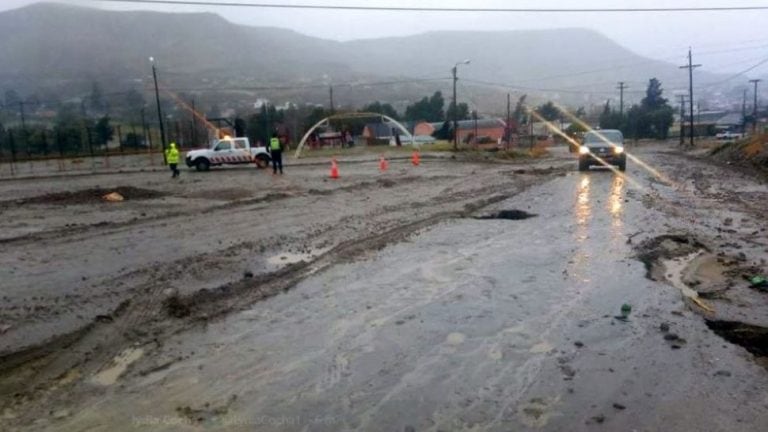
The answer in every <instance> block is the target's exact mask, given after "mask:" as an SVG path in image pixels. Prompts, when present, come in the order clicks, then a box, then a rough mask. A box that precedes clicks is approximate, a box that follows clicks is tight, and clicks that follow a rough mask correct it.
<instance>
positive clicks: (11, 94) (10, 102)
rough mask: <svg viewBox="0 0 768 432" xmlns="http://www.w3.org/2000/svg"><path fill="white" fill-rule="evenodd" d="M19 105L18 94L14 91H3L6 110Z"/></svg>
mask: <svg viewBox="0 0 768 432" xmlns="http://www.w3.org/2000/svg"><path fill="white" fill-rule="evenodd" d="M19 103H21V96H19V93H18V92H16V90H13V89H11V90H6V91H5V106H6V107H7V108H14V107H16V106H17V105H18V104H19Z"/></svg>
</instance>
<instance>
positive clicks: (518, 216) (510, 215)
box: [475, 210, 536, 220]
mask: <svg viewBox="0 0 768 432" xmlns="http://www.w3.org/2000/svg"><path fill="white" fill-rule="evenodd" d="M534 216H536V215H535V214H532V213H528V212H525V211H522V210H500V211H497V212H495V213H490V214H487V215H482V216H475V219H509V220H522V219H528V218H532V217H534Z"/></svg>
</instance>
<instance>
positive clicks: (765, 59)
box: [704, 57, 768, 87]
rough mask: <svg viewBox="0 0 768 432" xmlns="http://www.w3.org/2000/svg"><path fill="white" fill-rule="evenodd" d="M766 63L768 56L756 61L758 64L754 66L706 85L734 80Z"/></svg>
mask: <svg viewBox="0 0 768 432" xmlns="http://www.w3.org/2000/svg"><path fill="white" fill-rule="evenodd" d="M766 63H768V57H766V58H764V59H762V60H760V61H759V62H758V63H756V64H754V65H752V66H750V67H748V68H746V69H744V70H743V71H741V72H738V73H735V74H733V75H731V76H729V77H728V78H725V79H723V80H720V81H715V82H711V83H706V84H704V87H712V86H716V85H719V84H722V83H724V82H727V81H730V80H732V79H734V78H738V77H740V76H742V75H744V74H745V73H747V72H749V71H751V70H753V69H756V68H758V67H760V66H762V65H764V64H766Z"/></svg>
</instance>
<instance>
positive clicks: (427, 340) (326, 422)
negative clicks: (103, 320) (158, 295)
mask: <svg viewBox="0 0 768 432" xmlns="http://www.w3.org/2000/svg"><path fill="white" fill-rule="evenodd" d="M630 174H631V175H633V176H634V177H635V178H640V179H642V178H643V175H644V174H643V172H642V171H639V170H638V169H637V168H636V167H630ZM639 196H641V193H640V192H638V191H637V190H634V189H632V188H631V187H630V184H629V182H627V181H626V180H624V179H622V178H621V177H617V176H616V175H614V174H613V173H611V172H608V171H594V172H590V173H578V174H577V173H571V174H570V175H568V176H565V177H561V178H557V179H555V180H552V181H548V182H546V183H543V184H541V185H540V186H538V187H534V188H532V189H530V190H528V191H527V192H525V193H523V194H521V195H518V196H516V197H514V198H512V199H510V200H507V201H504V202H502V203H499V204H498V206H497V207H498V209H496V210H500V209H520V210H524V211H527V212H530V213H535V214H537V215H538V216H537V217H536V218H530V219H526V220H474V219H461V220H453V221H448V222H443V223H441V224H439V225H437V226H434V227H432V228H431V229H429V230H426V231H424V232H422V233H421V234H420V235H418V236H417V237H415V238H412V239H411V240H410V241H407V242H403V243H400V244H398V245H395V246H390V247H388V248H386V249H384V250H382V251H380V252H378V253H376V254H375V255H372V256H370V257H369V259H367V260H364V261H357V262H353V263H348V264H343V265H336V266H334V267H332V268H330V269H329V270H327V271H324V272H322V273H320V274H317V275H315V276H312V277H310V278H309V279H306V280H304V281H303V282H301V283H300V284H299V285H298V286H296V287H295V288H294V289H292V290H291V291H289V292H287V293H285V294H283V295H280V296H277V297H273V298H271V299H268V300H266V301H264V302H261V303H259V304H257V305H255V306H254V307H253V308H252V309H250V310H247V311H245V312H242V313H239V314H237V315H234V316H231V317H229V318H226V319H224V320H222V321H218V322H214V323H210V324H209V325H207V326H206V327H204V328H196V329H192V330H190V331H188V332H185V333H183V334H179V335H177V336H175V337H173V338H172V339H171V340H169V341H166V342H165V343H164V344H163V346H162V348H159V349H156V350H154V351H152V352H151V353H150V352H147V353H145V355H144V356H143V357H142V358H141V359H138V360H137V361H136V362H135V363H134V364H133V366H132V370H133V373H131V370H129V371H128V372H127V373H124V374H122V375H121V376H120V378H119V379H118V381H117V383H118V384H119V385H113V386H109V387H108V390H107V391H104V390H103V389H102V390H101V392H100V393H97V394H96V395H95V396H94V397H92V398H88V399H86V400H82V401H79V402H78V403H77V406H75V407H73V409H72V412H73V415H72V416H71V417H68V418H66V419H63V420H59V421H56V422H55V423H52V424H50V425H49V427H48V429H49V430H94V431H98V430H104V431H107V430H114V429H115V427H117V426H118V425H120V426H126V428H127V427H128V426H129V425H130V426H131V427H133V428H135V429H139V430H140V429H142V428H143V429H151V430H196V429H214V430H238V431H252V430H259V431H262V430H263V431H285V430H289V431H294V430H295V431H300V430H308V431H346V430H350V431H351V430H366V431H392V430H410V429H411V428H413V430H419V431H421V430H431V431H437V430H488V431H509V430H539V429H543V430H553V431H554V430H571V431H572V430H594V429H596V428H600V427H602V428H604V429H605V430H635V429H636V430H665V431H688V430H717V431H720V430H722V431H725V430H754V431H757V430H764V428H763V427H762V426H764V425H766V424H768V414H766V413H768V410H766V405H768V400H766V399H765V393H764V391H763V389H765V388H766V386H768V378H766V376H765V375H761V373H763V371H762V369H760V368H758V367H756V366H754V365H752V364H751V363H750V361H749V359H748V358H746V357H744V356H743V353H742V352H741V351H739V350H738V349H735V348H734V347H732V346H729V345H726V344H724V343H723V342H722V340H720V339H719V338H718V337H717V336H715V335H713V334H712V333H711V332H709V331H708V330H707V329H706V327H705V326H704V324H703V323H702V322H700V321H699V320H691V319H686V317H684V316H683V317H681V316H680V315H679V314H680V313H681V312H680V311H681V310H684V309H685V308H684V304H683V303H682V301H681V297H680V295H679V293H678V292H677V291H675V290H673V289H670V288H668V287H667V286H665V285H664V284H661V283H656V282H652V281H650V280H647V279H646V278H645V277H644V274H645V270H644V268H643V265H642V264H641V263H640V262H638V261H635V260H634V259H632V258H630V255H631V249H630V245H628V244H627V238H628V236H629V235H630V234H632V233H636V232H638V231H640V230H645V231H653V230H661V231H662V232H663V231H665V230H666V229H667V227H665V226H662V224H661V223H660V222H659V221H660V219H662V218H661V217H660V215H659V214H658V213H656V212H654V211H652V210H651V211H649V210H647V209H645V208H644V207H643V205H642V203H641V201H640V199H638V197H639ZM490 210H493V209H490ZM624 303H628V304H631V305H632V307H633V308H632V313H631V314H630V316H629V319H628V320H627V321H620V320H616V319H615V318H614V316H615V315H617V314H618V313H619V310H620V307H621V305H622V304H624ZM672 312H675V314H673V313H672ZM662 322H664V323H670V324H671V325H672V327H673V329H674V331H675V332H677V333H679V334H681V336H684V337H685V338H686V339H687V341H688V342H687V345H685V346H684V347H683V348H682V349H679V350H673V349H671V347H670V346H669V344H667V343H666V342H665V341H664V339H663V337H662V335H661V334H660V333H659V332H658V327H659V324H660V323H662ZM146 348H147V351H150V350H151V349H150V347H146ZM168 358H171V359H176V358H179V360H178V361H175V362H173V363H171V364H170V365H169V366H167V367H163V368H157V367H156V366H157V363H156V362H157V359H168ZM722 368H728V370H729V373H732V378H731V379H728V380H726V379H713V378H712V376H713V374H714V372H715V371H716V370H718V369H722ZM138 371H150V372H149V373H145V374H142V373H137V372H138ZM615 404H620V406H624V407H626V409H623V410H620V409H617V408H615ZM600 423H604V424H602V426H601V425H600ZM734 425H736V426H734Z"/></svg>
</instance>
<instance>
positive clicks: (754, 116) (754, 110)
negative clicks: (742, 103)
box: [749, 79, 762, 135]
mask: <svg viewBox="0 0 768 432" xmlns="http://www.w3.org/2000/svg"><path fill="white" fill-rule="evenodd" d="M760 81H762V80H759V79H751V80H749V82H751V83H753V84H754V85H755V100H754V102H753V103H752V134H753V135H754V134H755V132H756V131H757V83H759V82H760Z"/></svg>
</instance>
